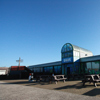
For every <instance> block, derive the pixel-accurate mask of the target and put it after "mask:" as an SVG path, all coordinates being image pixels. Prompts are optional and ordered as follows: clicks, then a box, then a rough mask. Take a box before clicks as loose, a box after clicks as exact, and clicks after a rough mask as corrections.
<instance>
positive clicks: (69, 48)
mask: <svg viewBox="0 0 100 100" xmlns="http://www.w3.org/2000/svg"><path fill="white" fill-rule="evenodd" d="M71 50H73V47H72V45H71V44H69V43H67V44H65V45H64V46H63V47H62V52H67V51H71Z"/></svg>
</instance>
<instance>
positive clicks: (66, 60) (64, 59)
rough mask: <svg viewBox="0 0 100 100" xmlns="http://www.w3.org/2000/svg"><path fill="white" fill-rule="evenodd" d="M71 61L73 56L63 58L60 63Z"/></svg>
mask: <svg viewBox="0 0 100 100" xmlns="http://www.w3.org/2000/svg"><path fill="white" fill-rule="evenodd" d="M71 62H73V57H68V58H63V59H62V63H71Z"/></svg>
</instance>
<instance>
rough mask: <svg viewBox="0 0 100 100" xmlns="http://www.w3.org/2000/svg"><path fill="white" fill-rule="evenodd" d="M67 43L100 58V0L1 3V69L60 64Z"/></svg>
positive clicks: (42, 0)
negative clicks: (16, 66)
mask: <svg viewBox="0 0 100 100" xmlns="http://www.w3.org/2000/svg"><path fill="white" fill-rule="evenodd" d="M65 43H71V44H74V45H77V46H80V47H83V48H85V49H88V50H90V51H92V52H93V54H94V55H100V46H99V45H100V0H0V67H4V66H6V67H10V66H12V65H18V63H17V62H16V60H18V59H19V57H21V58H22V59H23V62H22V63H21V65H26V66H29V65H35V64H41V63H47V62H54V61H60V60H61V48H62V46H63V45H64V44H65Z"/></svg>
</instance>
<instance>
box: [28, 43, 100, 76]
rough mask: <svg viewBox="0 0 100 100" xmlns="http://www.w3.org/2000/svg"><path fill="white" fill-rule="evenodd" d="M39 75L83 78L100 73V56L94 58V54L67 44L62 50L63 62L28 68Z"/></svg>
mask: <svg viewBox="0 0 100 100" xmlns="http://www.w3.org/2000/svg"><path fill="white" fill-rule="evenodd" d="M28 68H29V69H31V70H34V73H35V75H38V74H51V73H54V74H56V75H57V74H64V75H65V76H67V77H68V76H72V77H73V76H81V75H84V74H99V73H100V55H98V56H93V54H92V52H91V51H89V50H87V49H84V48H81V47H78V46H75V45H72V44H70V43H66V44H64V45H63V47H62V49H61V61H57V62H51V63H46V64H39V65H32V66H28Z"/></svg>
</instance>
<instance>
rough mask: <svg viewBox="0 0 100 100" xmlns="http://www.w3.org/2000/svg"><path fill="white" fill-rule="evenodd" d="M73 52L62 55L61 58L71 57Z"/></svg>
mask: <svg viewBox="0 0 100 100" xmlns="http://www.w3.org/2000/svg"><path fill="white" fill-rule="evenodd" d="M72 56H73V52H67V53H62V58H67V57H72Z"/></svg>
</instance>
